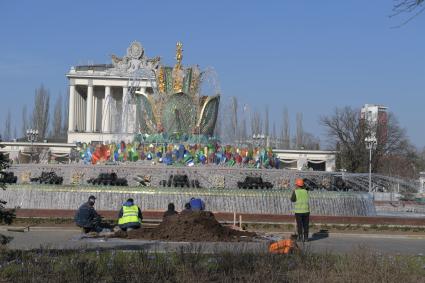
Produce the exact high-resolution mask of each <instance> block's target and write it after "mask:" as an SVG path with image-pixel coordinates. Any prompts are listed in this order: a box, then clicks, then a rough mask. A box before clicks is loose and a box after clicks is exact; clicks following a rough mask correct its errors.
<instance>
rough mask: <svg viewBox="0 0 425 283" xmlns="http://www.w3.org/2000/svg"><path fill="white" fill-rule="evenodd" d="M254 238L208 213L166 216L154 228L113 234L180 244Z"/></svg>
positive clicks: (251, 234) (252, 235)
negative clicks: (225, 224)
mask: <svg viewBox="0 0 425 283" xmlns="http://www.w3.org/2000/svg"><path fill="white" fill-rule="evenodd" d="M254 236H255V233H251V232H246V231H238V230H234V229H231V228H229V227H224V226H222V225H221V224H220V223H219V222H218V221H217V220H216V219H215V217H214V214H213V213H212V212H209V211H200V212H191V213H186V214H179V215H173V216H168V217H165V218H164V219H163V221H162V222H161V224H159V225H158V226H157V227H155V228H141V229H137V230H132V231H128V232H121V231H119V232H117V233H115V237H119V238H129V239H147V240H165V241H182V242H183V241H184V242H186V241H187V242H205V241H208V242H233V241H249V240H251V239H252V237H254Z"/></svg>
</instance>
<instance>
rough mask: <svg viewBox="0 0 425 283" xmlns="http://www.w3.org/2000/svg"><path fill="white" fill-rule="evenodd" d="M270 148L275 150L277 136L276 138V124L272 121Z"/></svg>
mask: <svg viewBox="0 0 425 283" xmlns="http://www.w3.org/2000/svg"><path fill="white" fill-rule="evenodd" d="M271 140H272V145H273V146H272V147H273V148H276V147H277V136H276V122H275V121H273V127H272V139H271Z"/></svg>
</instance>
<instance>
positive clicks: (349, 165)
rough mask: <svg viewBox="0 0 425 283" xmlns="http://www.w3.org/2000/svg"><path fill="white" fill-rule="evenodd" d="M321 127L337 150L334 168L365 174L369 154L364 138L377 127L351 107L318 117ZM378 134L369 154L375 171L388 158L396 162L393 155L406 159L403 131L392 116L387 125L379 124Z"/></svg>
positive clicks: (405, 143)
mask: <svg viewBox="0 0 425 283" xmlns="http://www.w3.org/2000/svg"><path fill="white" fill-rule="evenodd" d="M321 124H322V125H323V126H324V127H325V128H326V129H327V132H328V137H329V139H330V142H331V144H332V145H333V148H334V149H337V150H338V151H339V153H338V156H337V159H338V160H337V163H338V164H337V166H338V167H340V168H345V169H347V170H348V171H350V172H367V170H368V159H369V155H368V151H367V149H366V145H365V138H366V137H367V136H369V135H370V133H371V132H372V131H374V129H376V125H371V124H370V123H368V122H367V121H365V120H363V119H361V117H360V111H359V110H358V109H352V108H351V107H344V108H336V109H335V112H334V114H333V115H331V116H324V117H322V118H321ZM379 127H384V129H383V130H381V129H379ZM377 133H381V134H378V135H377V139H378V142H377V146H376V148H375V149H374V151H373V153H372V157H373V159H372V171H374V172H380V170H381V169H380V168H383V167H382V165H384V164H385V162H384V160H387V161H386V162H388V160H390V159H392V160H396V159H397V158H394V157H396V156H407V155H408V152H409V148H410V143H409V141H408V139H407V137H406V132H405V130H404V129H402V128H401V127H400V126H399V124H398V121H397V119H396V118H395V116H394V115H393V114H391V113H389V114H388V119H387V121H386V123H382V125H378V130H377ZM383 133H385V134H383ZM388 157H392V158H390V159H388Z"/></svg>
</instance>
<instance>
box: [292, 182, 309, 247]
mask: <svg viewBox="0 0 425 283" xmlns="http://www.w3.org/2000/svg"><path fill="white" fill-rule="evenodd" d="M291 201H292V202H295V208H294V213H295V219H296V220H297V230H298V240H299V241H303V242H306V241H308V224H309V218H310V206H309V196H308V192H307V189H306V188H305V187H304V180H303V179H301V178H297V179H296V180H295V190H294V191H293V192H292V196H291Z"/></svg>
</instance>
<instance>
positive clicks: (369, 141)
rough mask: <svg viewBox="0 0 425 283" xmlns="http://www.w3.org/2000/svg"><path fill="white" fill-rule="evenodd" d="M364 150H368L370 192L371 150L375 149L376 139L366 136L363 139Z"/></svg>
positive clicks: (370, 187) (370, 186)
mask: <svg viewBox="0 0 425 283" xmlns="http://www.w3.org/2000/svg"><path fill="white" fill-rule="evenodd" d="M364 141H365V143H366V148H367V149H368V150H369V192H371V191H372V149H375V148H376V143H377V141H376V138H375V137H371V136H368V137H366V138H365V140H364Z"/></svg>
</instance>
